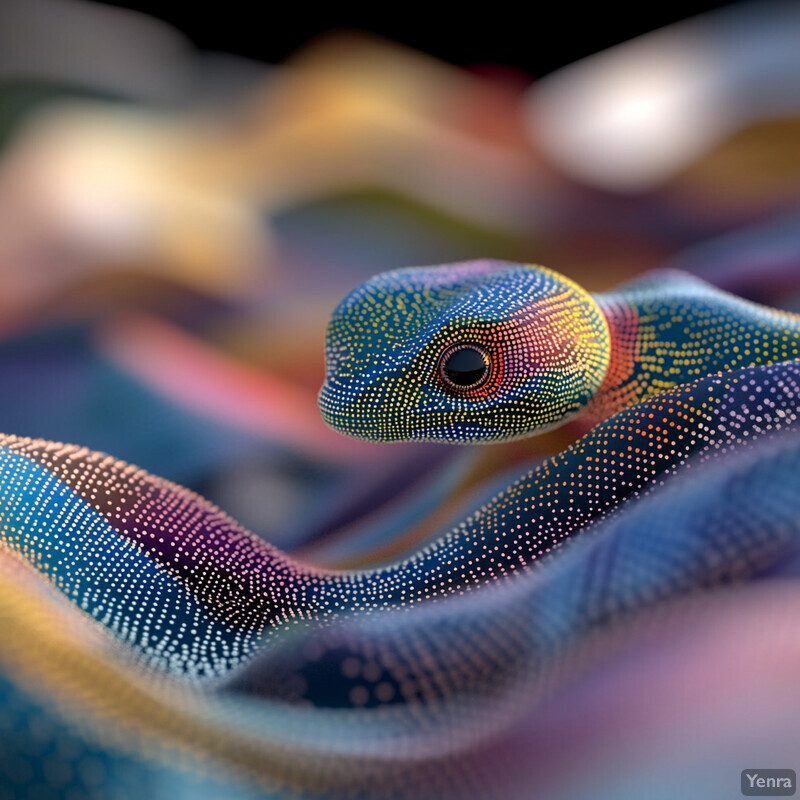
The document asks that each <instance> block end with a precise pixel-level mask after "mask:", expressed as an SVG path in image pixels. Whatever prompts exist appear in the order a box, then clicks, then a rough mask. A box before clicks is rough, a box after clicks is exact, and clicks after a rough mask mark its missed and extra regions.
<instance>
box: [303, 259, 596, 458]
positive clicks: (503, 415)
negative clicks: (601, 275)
mask: <svg viewBox="0 0 800 800" xmlns="http://www.w3.org/2000/svg"><path fill="white" fill-rule="evenodd" d="M325 350H326V379H325V383H324V385H323V387H322V390H321V392H320V395H319V407H320V410H321V412H322V416H323V418H324V419H325V421H326V422H327V423H328V424H329V425H330V426H331V427H333V428H335V429H336V430H338V431H341V432H342V433H346V434H348V435H350V436H357V437H360V438H364V439H371V440H375V441H403V440H412V439H417V440H419V439H428V440H437V441H448V442H457V443H476V442H490V441H501V440H508V439H515V438H520V437H523V436H530V435H532V434H536V433H540V432H542V431H545V430H547V429H549V428H554V427H557V426H558V425H560V424H562V423H563V422H565V421H567V420H568V419H570V418H571V417H573V416H575V415H576V414H577V413H578V412H579V411H580V410H581V409H582V408H583V407H584V406H585V405H586V404H587V403H588V402H589V400H590V399H591V398H592V396H593V395H594V394H595V392H596V391H597V390H598V389H599V387H600V385H601V383H602V382H603V379H604V377H605V374H606V372H607V370H608V364H609V351H610V345H609V334H608V326H607V324H606V320H605V317H604V316H603V312H602V311H601V310H600V308H599V307H598V305H597V303H596V302H595V301H594V299H593V298H592V296H591V295H590V294H588V293H587V292H585V291H584V290H583V289H581V287H580V286H578V285H577V284H575V283H574V282H573V281H571V280H569V279H568V278H565V277H563V276H561V275H559V274H558V273H556V272H553V271H552V270H549V269H546V268H544V267H538V266H528V265H523V264H512V263H507V262H501V261H472V262H466V263H462V264H449V265H445V266H439V267H414V268H406V269H397V270H393V271H391V272H386V273H383V274H381V275H377V276H375V277H373V278H370V280H368V281H366V282H365V283H363V284H362V285H361V286H359V287H358V288H357V289H355V290H354V291H352V292H351V293H350V294H349V295H348V296H347V297H345V298H344V300H342V302H341V303H340V304H339V306H338V307H337V308H336V310H335V311H334V313H333V317H332V318H331V321H330V324H329V326H328V333H327V339H326V346H325Z"/></svg>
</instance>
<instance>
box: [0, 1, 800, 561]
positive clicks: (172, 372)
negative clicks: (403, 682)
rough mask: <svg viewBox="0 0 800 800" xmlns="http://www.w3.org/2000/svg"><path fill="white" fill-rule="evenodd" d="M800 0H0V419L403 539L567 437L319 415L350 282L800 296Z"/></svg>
mask: <svg viewBox="0 0 800 800" xmlns="http://www.w3.org/2000/svg"><path fill="white" fill-rule="evenodd" d="M640 5H641V4H640ZM799 8H800V7H799V6H798V5H797V4H796V3H773V2H750V3H748V2H745V3H737V4H723V3H699V4H698V3H683V4H681V3H671V4H669V5H668V6H666V5H665V6H663V7H656V6H652V5H651V6H650V7H645V6H641V7H638V6H637V7H633V8H630V9H628V10H626V12H625V13H624V14H622V13H620V14H615V15H609V13H608V12H607V10H606V9H605V7H599V6H598V7H597V8H594V9H583V10H581V11H580V13H579V14H577V13H576V12H575V10H574V9H571V8H566V7H564V8H561V7H552V8H548V9H547V13H546V14H545V13H544V12H543V13H542V15H541V21H540V23H539V24H531V22H530V21H529V20H530V19H531V18H532V17H533V16H534V15H531V14H526V15H525V17H524V18H518V17H517V15H516V13H512V12H511V11H510V10H509V9H504V8H501V7H492V8H491V9H486V10H485V12H484V13H482V14H480V15H474V16H470V15H466V14H465V15H460V16H458V17H453V18H451V19H449V20H442V21H439V22H433V21H431V20H429V19H422V18H420V17H416V16H414V15H410V14H409V15H401V14H400V13H399V12H397V13H395V14H394V15H391V16H390V15H387V14H386V13H385V12H383V11H381V12H379V11H378V10H375V11H373V12H360V13H359V14H348V13H347V11H346V10H344V9H341V8H338V7H337V8H336V10H335V11H334V10H333V8H332V7H331V9H328V10H324V9H323V10H319V11H314V12H313V13H311V12H309V13H306V14H301V13H299V12H298V11H294V10H291V9H281V10H280V11H281V13H278V11H275V12H272V11H271V10H270V9H266V8H264V7H261V6H257V7H256V6H253V5H252V4H250V3H243V2H229V3H226V4H225V8H224V13H222V12H221V11H220V10H219V9H217V8H213V7H210V6H209V7H197V8H192V9H191V10H190V11H188V10H186V8H185V7H183V8H179V7H177V6H175V7H174V8H171V7H170V6H169V5H165V4H162V3H154V2H152V3H146V2H139V3H116V4H107V3H96V2H86V1H85V0H19V1H18V2H15V0H2V2H0V271H2V286H3V291H2V293H0V337H1V338H0V369H2V371H3V374H4V375H5V376H6V380H5V391H4V392H2V393H1V394H0V429H2V430H3V431H5V432H8V433H15V434H18V435H25V436H32V437H41V438H47V439H53V440H57V441H67V442H74V443H80V444H83V445H86V446H88V447H90V448H93V449H97V450H102V451H106V452H109V453H111V454H113V455H115V456H117V457H119V458H122V459H124V460H127V461H130V462H133V463H135V464H137V465H139V466H142V467H144V468H146V469H148V470H149V471H151V472H154V473H156V474H158V475H161V476H164V477H166V478H169V479H171V480H174V481H177V482H179V483H181V484H184V485H186V486H189V487H190V488H192V489H195V490H197V491H199V492H201V493H202V494H204V495H205V496H207V497H209V498H210V499H211V500H212V501H214V502H215V503H217V504H218V505H220V506H221V507H222V508H224V509H225V510H226V511H227V512H229V513H230V514H231V515H232V516H233V517H234V518H236V519H237V520H239V521H240V522H241V523H242V524H244V525H245V526H247V527H249V528H250V529H252V530H253V531H255V532H256V533H257V534H258V535H260V536H263V537H265V538H266V539H268V540H269V541H272V542H273V543H275V544H276V545H278V546H279V547H281V548H284V549H288V550H292V551H295V552H297V553H299V554H301V555H302V556H303V557H304V558H307V559H309V560H311V561H314V562H316V563H320V564H326V565H335V566H361V565H366V564H376V563H381V562H384V561H386V560H389V559H393V558H396V557H397V556H398V555H401V554H403V553H407V552H411V551H413V550H415V549H416V548H417V547H418V546H419V544H420V542H423V541H425V540H426V539H428V538H429V537H430V536H432V535H434V534H436V533H437V532H440V531H441V530H442V529H443V528H444V527H445V526H446V525H447V524H448V522H449V521H451V520H454V519H458V518H459V517H460V516H461V515H462V514H463V513H464V511H465V510H469V509H470V508H472V507H474V506H475V505H476V503H478V502H480V500H481V499H482V498H483V497H486V496H490V495H491V494H492V493H493V492H494V491H495V490H496V488H497V487H498V486H501V485H504V484H505V483H506V482H507V480H508V479H509V478H513V477H516V475H517V474H518V473H519V472H520V465H521V464H524V463H528V462H530V461H531V460H532V459H533V458H537V457H540V456H542V455H543V454H546V453H549V452H553V451H555V450H558V449H560V448H562V447H563V446H565V444H567V443H568V440H566V439H564V438H563V436H564V434H563V433H562V434H556V435H554V436H550V437H543V438H541V439H536V440H532V441H530V442H523V443H517V444H513V445H505V446H496V447H491V448H480V447H477V448H452V447H448V446H441V445H422V444H414V445H371V444H368V443H365V442H359V441H355V440H352V441H351V440H348V439H345V438H343V437H341V436H339V435H338V434H336V433H334V432H332V431H330V430H328V429H327V428H326V427H325V426H324V425H323V423H322V422H321V420H320V418H319V414H318V412H317V408H316V393H317V391H318V388H319V386H320V384H321V382H322V378H323V374H324V363H323V341H324V336H325V328H326V324H327V319H328V317H329V315H330V313H331V311H332V310H333V308H334V306H335V305H336V303H337V302H338V300H339V299H341V298H342V297H343V296H344V295H345V294H346V293H347V292H348V291H349V290H350V289H352V288H353V287H354V286H356V285H357V284H358V283H360V282H361V281H363V280H364V279H366V278H367V277H369V276H370V275H372V274H374V273H376V272H380V271H383V270H386V269H391V268H393V267H399V266H407V265H414V264H429V263H439V262H449V261H458V260H464V259H471V258H477V257H484V256H490V257H495V258H503V259H510V260H519V261H525V262H536V263H542V264H546V265H548V266H550V267H552V268H554V269H556V270H558V271H560V272H563V273H565V274H567V275H569V276H570V277H572V278H574V279H576V280H578V281H579V282H581V283H582V284H584V285H585V286H587V287H588V288H589V289H591V290H594V291H597V290H603V289H607V288H610V287H612V286H613V285H615V284H617V283H619V282H621V281H624V280H625V279H627V278H630V277H632V276H634V275H636V274H638V273H640V272H643V271H646V270H648V269H652V268H655V267H661V266H673V267H679V268H681V269H686V270H689V271H691V272H694V273H695V274H698V275H700V276H701V277H704V278H705V279H707V280H710V281H711V282H713V283H715V284H717V285H719V286H722V287H723V288H726V289H730V290H732V291H735V292H737V293H739V294H742V295H744V296H747V297H750V298H752V299H755V300H758V301H761V302H765V303H770V304H773V305H777V306H781V307H784V308H794V309H796V310H800V293H799V290H800V235H798V233H797V231H798V224H797V223H798V221H800V206H799V205H798V203H799V202H800V80H798V76H800V48H798V47H797V42H798V41H800V12H799V11H798V9H799Z"/></svg>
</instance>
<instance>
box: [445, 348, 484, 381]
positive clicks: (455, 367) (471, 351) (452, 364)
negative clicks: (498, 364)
mask: <svg viewBox="0 0 800 800" xmlns="http://www.w3.org/2000/svg"><path fill="white" fill-rule="evenodd" d="M490 366H491V360H490V358H489V354H488V353H487V352H486V350H484V349H483V348H482V347H479V346H478V345H475V344H454V345H451V346H450V347H448V348H447V349H446V350H445V351H444V353H442V357H441V359H440V360H439V376H440V377H441V379H442V381H443V382H444V385H445V386H446V387H447V388H449V389H455V390H456V391H464V390H466V389H476V388H477V387H478V386H480V385H481V384H482V383H483V382H484V381H485V380H486V378H488V377H489V367H490Z"/></svg>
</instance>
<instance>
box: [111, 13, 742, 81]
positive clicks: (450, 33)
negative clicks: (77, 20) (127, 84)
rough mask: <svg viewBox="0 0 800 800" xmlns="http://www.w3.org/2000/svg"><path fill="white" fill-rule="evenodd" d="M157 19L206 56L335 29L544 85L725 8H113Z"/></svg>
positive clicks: (286, 44) (284, 49)
mask: <svg viewBox="0 0 800 800" xmlns="http://www.w3.org/2000/svg"><path fill="white" fill-rule="evenodd" d="M109 5H117V6H124V7H126V8H134V9H137V10H139V11H143V12H145V13H147V14H150V15H152V16H155V17H158V18H160V19H163V20H165V21H167V22H169V23H170V24H172V25H174V26H175V27H176V28H178V29H179V30H181V31H183V33H185V34H186V35H187V36H188V37H189V38H190V39H192V40H193V41H194V43H195V44H196V45H197V46H198V47H200V48H202V49H204V50H221V51H225V52H232V53H238V54H239V55H243V56H248V57H250V58H256V59H259V60H262V61H266V62H270V63H277V62H280V61H282V60H283V59H284V58H285V57H286V56H287V55H289V54H290V53H292V51H294V50H296V49H297V48H298V47H300V46H301V45H302V44H304V43H305V42H307V41H308V40H309V39H310V38H312V37H313V36H315V35H317V34H320V33H323V32H325V31H327V30H331V29H336V28H356V29H359V30H366V31H371V32H373V33H377V34H380V35H382V36H385V37H388V38H390V39H392V40H394V41H398V42H402V43H403V44H407V45H409V46H411V47H413V48H415V49H417V50H422V51H423V52H426V53H430V54H432V55H435V56H438V57H439V58H442V59H444V60H446V61H450V62H452V63H454V64H463V65H470V64H486V63H495V64H507V65H510V66H514V67H517V68H518V69H521V70H524V71H525V72H528V73H530V74H531V75H534V76H541V75H544V74H546V73H547V72H550V71H552V70H554V69H556V68H557V67H559V66H563V65H564V64H568V63H570V62H572V61H575V60H576V59H578V58H581V57H582V56H585V55H589V54H590V53H594V52H597V51H599V50H603V49H605V48H607V47H610V46H611V45H614V44H617V43H619V42H623V41H625V40H627V39H631V38H633V37H634V36H637V35H639V34H642V33H646V32H647V31H650V30H654V29H656V28H659V27H661V26H663V25H667V24H669V23H671V22H676V21H678V20H680V19H684V18H686V17H689V16H692V15H694V14H696V13H700V12H702V11H705V10H709V9H711V8H717V7H719V6H724V5H730V3H729V2H728V3H726V2H716V3H715V2H705V3H703V2H669V3H653V2H648V3H632V4H627V3H626V4H625V5H623V4H612V3H604V2H594V3H585V4H584V3H566V2H563V0H548V2H546V3H533V4H515V5H514V6H513V7H509V6H507V5H504V4H501V3H485V2H484V3H480V4H479V6H478V8H479V9H480V10H479V11H472V12H468V11H466V10H463V9H459V10H455V9H458V6H457V5H455V4H453V5H449V6H447V9H448V10H447V11H443V10H442V9H441V8H436V7H435V6H434V5H431V6H429V7H428V9H427V10H418V9H417V10H415V9H414V8H413V7H409V6H407V5H404V4H400V3H382V4H374V5H373V6H371V7H369V8H363V7H362V8H361V9H360V10H359V11H348V9H347V6H346V5H342V4H340V3H330V4H326V5H325V6H324V7H320V6H319V5H317V4H316V3H315V4H309V5H306V4H305V3H303V2H302V0H289V2H287V0H283V1H282V2H264V0H262V2H252V0H251V1H250V2H243V1H242V0H223V2H220V3H214V2H211V3H208V4H205V5H202V4H199V3H198V4H188V3H187V4H182V5H180V6H179V5H171V4H169V3H164V2H157V0H133V2H112V3H109Z"/></svg>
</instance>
